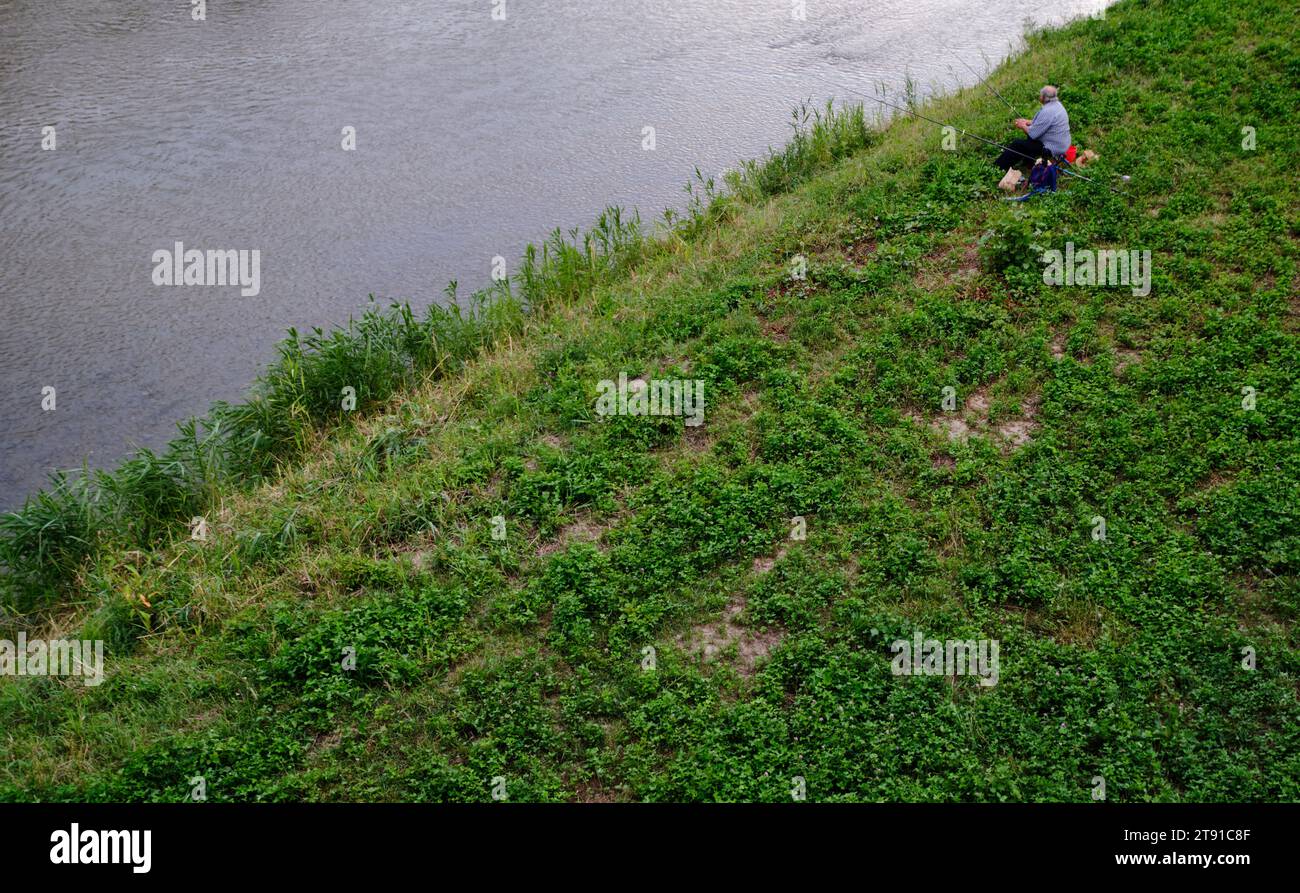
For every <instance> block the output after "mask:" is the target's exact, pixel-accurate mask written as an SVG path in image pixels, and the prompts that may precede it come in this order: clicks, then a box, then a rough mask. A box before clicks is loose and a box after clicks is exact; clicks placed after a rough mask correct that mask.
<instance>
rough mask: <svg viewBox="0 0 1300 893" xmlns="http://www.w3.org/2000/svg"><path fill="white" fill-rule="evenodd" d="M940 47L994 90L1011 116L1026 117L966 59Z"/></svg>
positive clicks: (944, 47) (994, 93)
mask: <svg viewBox="0 0 1300 893" xmlns="http://www.w3.org/2000/svg"><path fill="white" fill-rule="evenodd" d="M939 46H941V47H943V49H944V51H945V52H947V54H948V55H949V56H952V57H953V58H954V59H956V60H957V61H958V62H960V63H961V64H962V65H966V70H967V71H969V72H970V73H971V74H973V75H975V78H976V79H977V80H978V81H979V82H980V83H981V84H983V85H984V86H985V87H987V88H988V89H990V90H992V91H993V95H994V96H996V97H997V98H998V99H1001V100H1002V104H1003V105H1005V106H1006V107H1007V108H1009V109H1011V114H1013V115H1015V116H1016V117H1017V118H1023V117H1024V115H1022V114H1020V110H1019V109H1017V108H1016V107H1015V106H1013V105H1012V104H1011V103H1009V102H1007V98H1006V97H1005V96H1003V95H1002V94H1001V93H999V92H998V90H997V87H994V86H993V85H992V84H990V83H989V82H988V81H987V80H985V79H984V78H982V77H980V73H979V72H978V71H976V70H975V69H973V68H971V67H970V66H969V65H967V64H966V60H965V59H963V58H961V57H960V56H958V55H957V54H956V53H954V52H953V51H952V50H950V49H948V48H947V47H946V46H944V45H943V44H939Z"/></svg>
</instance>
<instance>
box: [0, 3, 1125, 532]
mask: <svg viewBox="0 0 1300 893" xmlns="http://www.w3.org/2000/svg"><path fill="white" fill-rule="evenodd" d="M1104 5H1105V0H806V4H805V6H806V15H805V17H804V18H803V19H802V20H800V19H799V18H797V17H796V12H797V9H796V7H797V6H798V4H797V3H796V2H795V0H504V4H501V3H500V2H499V0H409V2H385V0H209V2H207V4H206V18H205V19H203V20H196V19H195V18H194V17H193V7H192V5H191V3H190V2H189V0H0V262H2V263H3V268H4V273H3V276H0V507H12V506H14V505H16V504H18V503H20V502H21V500H22V498H23V496H24V495H25V494H26V493H29V492H30V491H32V490H33V489H34V488H36V487H37V486H39V485H40V484H41V483H42V482H43V481H44V479H45V476H46V474H47V473H48V471H49V470H50V469H53V468H67V467H74V466H79V465H80V464H81V462H82V461H83V459H88V460H89V461H90V463H91V464H92V465H93V466H99V467H112V466H113V465H114V464H116V462H117V461H118V460H119V459H121V458H122V457H123V456H124V455H125V454H126V453H127V452H128V451H129V450H130V449H131V448H132V447H134V446H136V445H147V446H154V447H157V446H160V445H162V444H163V443H164V442H165V441H166V440H167V439H168V438H169V437H170V436H171V434H172V432H173V430H174V423H175V422H176V421H177V420H179V419H181V418H183V417H185V416H188V415H193V414H196V413H201V412H202V411H203V410H204V409H206V407H207V405H208V404H209V403H210V402H211V401H212V400H214V399H235V398H238V397H239V396H240V395H241V394H242V393H243V391H244V389H245V388H246V387H247V385H248V384H249V382H250V381H251V380H252V378H253V376H254V375H255V374H256V372H257V371H258V369H259V368H260V367H261V365H262V364H264V363H265V362H266V361H267V360H269V359H270V358H271V355H272V347H273V345H274V343H275V341H276V340H277V339H279V338H280V337H281V336H282V335H283V333H284V330H285V329H286V328H287V327H289V326H296V327H298V328H300V329H301V328H306V327H310V326H313V325H322V326H328V325H332V324H338V323H341V322H345V321H346V320H347V318H348V317H349V315H352V314H354V313H356V312H359V311H360V310H361V309H363V308H364V306H365V304H366V301H367V296H368V295H370V294H374V295H375V296H376V299H378V300H381V301H387V300H388V299H409V300H411V301H412V302H413V303H414V304H417V305H420V306H423V305H425V304H428V303H430V302H433V301H436V300H439V299H440V298H441V294H442V291H443V289H444V288H445V286H446V284H447V282H448V280H451V279H457V280H459V282H460V283H461V292H462V294H463V293H466V292H467V291H468V290H469V289H471V288H473V287H477V286H480V285H482V284H484V283H485V282H486V281H487V280H488V277H489V276H490V274H491V269H492V259H493V257H494V256H497V255H500V256H503V257H505V258H507V259H508V261H509V262H510V265H511V269H513V265H514V262H515V261H516V260H517V259H518V257H519V256H520V254H521V253H522V250H523V247H524V245H525V244H526V243H527V242H529V241H536V240H538V239H540V238H542V237H544V236H545V235H546V234H547V233H548V232H549V230H550V229H552V228H553V227H555V226H562V227H564V228H566V229H567V228H569V227H571V226H574V225H585V224H587V223H589V222H590V221H591V220H592V219H593V218H594V216H595V215H596V213H598V212H599V210H600V209H601V208H602V207H604V206H605V205H607V204H621V205H623V206H624V207H628V208H631V207H635V208H638V209H640V211H641V213H642V217H643V218H647V219H648V218H652V217H657V216H658V215H659V214H660V212H662V210H663V209H664V208H665V207H669V206H673V207H680V206H681V205H682V204H683V193H682V186H683V184H684V183H685V182H686V181H687V180H688V179H690V177H691V176H692V174H693V171H694V169H695V167H696V166H697V165H698V166H699V168H700V169H701V170H702V171H703V172H705V173H706V174H716V173H718V172H720V171H721V170H723V169H726V168H728V167H732V166H734V165H735V164H736V163H737V162H738V161H739V160H740V159H742V158H747V157H754V156H757V155H760V154H762V153H763V152H764V151H765V150H766V148H767V147H768V146H769V145H780V144H782V143H783V142H784V141H785V139H786V136H787V134H788V121H789V112H790V109H791V108H792V107H793V106H794V105H796V104H797V103H798V102H799V101H800V100H801V99H805V98H811V99H813V100H815V101H822V100H824V99H826V98H828V97H830V96H832V95H836V94H837V93H838V98H843V97H845V94H844V93H843V91H836V90H835V89H834V87H832V86H829V85H832V84H842V85H845V86H848V87H850V88H853V89H859V90H865V91H868V92H870V91H871V90H872V88H873V85H875V84H878V83H885V84H887V85H888V86H889V87H890V88H892V89H893V90H899V89H901V86H902V81H903V77H904V74H905V73H910V74H911V76H912V77H913V78H914V79H916V80H917V81H919V83H920V85H921V92H922V93H925V92H927V91H928V90H929V89H949V88H952V87H954V86H955V85H957V84H958V83H966V84H969V83H973V81H974V77H973V76H972V75H971V73H970V72H969V71H968V70H966V69H965V68H964V67H962V65H961V63H960V62H957V61H956V58H960V59H962V60H964V61H965V62H967V63H969V64H970V65H971V66H973V67H974V68H975V69H977V70H981V71H982V70H984V68H985V61H984V60H985V59H986V58H987V59H989V60H994V61H996V60H998V59H1000V58H1002V57H1003V56H1005V55H1006V54H1007V53H1008V52H1009V51H1010V50H1011V49H1013V48H1014V47H1016V46H1017V45H1018V44H1019V40H1020V35H1021V33H1022V32H1023V29H1024V25H1025V22H1026V20H1027V19H1032V20H1033V21H1036V22H1038V23H1054V22H1059V21H1062V20H1064V19H1067V18H1070V17H1073V16H1077V15H1084V14H1091V13H1094V12H1096V11H1097V10H1099V9H1101V8H1102V7H1104ZM502 8H503V9H504V13H505V15H504V19H498V18H495V17H494V10H498V9H502ZM1009 98H1010V97H1009ZM1013 101H1014V102H1016V104H1018V105H1019V106H1020V107H1022V108H1031V107H1032V104H1033V97H1032V96H1024V97H1016V98H1015V100H1013ZM47 127H53V128H54V130H53V137H52V138H53V148H52V149H48V148H44V147H43V144H44V145H49V143H50V138H51V136H50V133H49V132H48V131H47V130H46V129H45V128H47ZM347 127H351V128H355V149H354V150H351V151H348V150H344V148H343V142H344V135H343V134H344V128H347ZM647 127H653V128H654V142H655V148H654V150H653V151H647V150H645V149H644V148H643V145H644V134H645V130H644V128H647ZM177 241H180V242H183V243H184V244H185V246H186V247H193V248H200V249H229V248H242V249H257V250H258V251H260V260H261V263H260V271H259V272H260V291H259V292H258V293H257V294H256V295H244V294H241V290H240V289H239V288H238V287H235V286H224V287H223V286H208V287H201V288H200V287H187V288H168V287H160V286H157V285H155V284H154V282H153V279H152V274H153V271H154V262H153V260H152V257H153V254H154V252H155V251H157V250H159V249H171V248H172V247H173V245H174V243H175V242H177ZM46 387H53V388H54V389H55V391H54V395H55V401H56V402H55V409H54V411H45V410H44V409H43V408H42V403H43V395H44V393H45V392H43V389H44V388H46Z"/></svg>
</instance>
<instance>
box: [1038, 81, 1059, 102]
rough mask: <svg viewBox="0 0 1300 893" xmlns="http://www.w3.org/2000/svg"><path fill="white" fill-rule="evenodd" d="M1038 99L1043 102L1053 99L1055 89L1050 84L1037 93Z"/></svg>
mask: <svg viewBox="0 0 1300 893" xmlns="http://www.w3.org/2000/svg"><path fill="white" fill-rule="evenodd" d="M1038 98H1039V99H1043V100H1048V99H1055V98H1056V88H1055V87H1053V86H1052V85H1051V84H1048V85H1047V86H1046V87H1044V88H1043V89H1041V90H1039V91H1038Z"/></svg>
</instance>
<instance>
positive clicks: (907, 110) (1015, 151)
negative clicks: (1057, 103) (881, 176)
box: [823, 81, 1128, 198]
mask: <svg viewBox="0 0 1300 893" xmlns="http://www.w3.org/2000/svg"><path fill="white" fill-rule="evenodd" d="M823 83H825V84H826V85H827V86H837V87H838V88H839V89H841V90H843V91H844V92H846V93H852V94H853V95H855V96H861V97H863V98H864V99H871V100H874V101H875V102H878V103H880V104H881V105H885V106H888V107H889V108H891V109H895V110H897V111H900V112H905V113H906V114H909V115H913V116H914V117H917V118H920V119H921V120H922V121H929V122H930V123H931V124H934V125H935V126H937V127H951V128H952V129H953V130H955V131H957V132H958V133H960V134H962V135H963V136H968V137H970V138H971V139H975V140H979V141H980V142H981V143H988V144H989V145H990V146H996V147H997V148H999V149H1002V150H1003V151H1005V152H1010V153H1011V154H1013V155H1019V156H1020V157H1021V158H1026V159H1028V160H1030V161H1034V162H1037V161H1038V159H1037V158H1035V157H1033V156H1032V155H1026V154H1025V153H1024V152H1021V151H1019V150H1018V149H1013V148H1011V147H1010V146H1004V145H1002V144H1001V143H997V142H994V141H993V140H989V139H985V138H984V137H982V136H980V135H979V134H977V133H971V132H970V131H968V130H963V129H962V128H960V127H958V126H957V125H956V124H946V123H944V122H943V121H936V120H934V119H933V118H930V117H927V116H926V115H923V114H921V113H920V112H918V111H916V110H915V109H910V108H906V107H904V106H901V105H895V104H894V103H892V102H889V101H888V100H885V99H881V98H880V97H878V96H869V95H868V94H866V93H863V92H862V91H860V90H851V89H849V88H848V87H845V86H843V85H840V84H836V85H833V84H829V83H828V82H826V81H823ZM1057 170H1058V171H1060V172H1061V173H1063V174H1065V175H1066V176H1070V177H1077V178H1078V179H1080V180H1084V181H1085V182H1088V183H1095V184H1096V185H1098V186H1101V187H1102V188H1104V189H1109V190H1110V191H1111V192H1113V193H1115V194H1116V195H1122V196H1124V197H1125V198H1128V195H1127V194H1126V193H1124V192H1121V191H1120V190H1118V189H1116V188H1115V187H1114V186H1111V185H1109V184H1107V183H1103V182H1101V181H1100V180H1094V179H1093V178H1092V177H1085V176H1084V175H1083V174H1076V173H1075V172H1074V171H1070V170H1066V169H1065V168H1063V167H1061V166H1060V165H1057Z"/></svg>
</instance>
